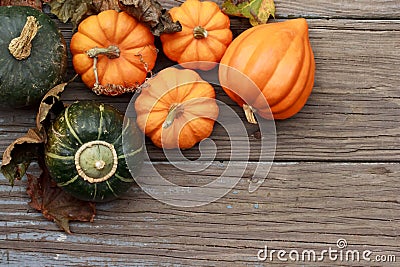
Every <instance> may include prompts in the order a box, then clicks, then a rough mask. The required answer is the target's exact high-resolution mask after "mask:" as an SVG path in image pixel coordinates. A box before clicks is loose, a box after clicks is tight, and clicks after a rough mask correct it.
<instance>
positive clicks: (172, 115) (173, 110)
mask: <svg viewBox="0 0 400 267" xmlns="http://www.w3.org/2000/svg"><path fill="white" fill-rule="evenodd" d="M182 112H183V110H182V104H177V103H175V104H172V105H171V107H170V108H169V111H168V115H167V117H166V118H165V121H164V123H163V125H162V127H163V128H164V129H166V128H168V127H169V126H171V125H172V123H173V122H174V120H175V119H176V118H177V117H178V116H180V115H181V114H182Z"/></svg>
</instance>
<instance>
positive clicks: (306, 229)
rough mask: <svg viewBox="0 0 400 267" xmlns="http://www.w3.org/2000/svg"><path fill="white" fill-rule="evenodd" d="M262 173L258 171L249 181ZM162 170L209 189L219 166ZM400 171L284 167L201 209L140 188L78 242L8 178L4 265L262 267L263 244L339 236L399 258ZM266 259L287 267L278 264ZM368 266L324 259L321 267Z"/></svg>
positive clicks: (353, 245) (0, 229)
mask: <svg viewBox="0 0 400 267" xmlns="http://www.w3.org/2000/svg"><path fill="white" fill-rule="evenodd" d="M242 165H243V164H240V163H238V164H237V167H238V168H241V167H243V166H242ZM255 166H256V165H255V164H250V166H249V167H248V169H247V171H246V173H245V175H244V177H249V176H250V175H251V173H252V172H253V171H254V168H255ZM156 167H157V168H158V169H159V170H160V171H161V172H162V173H164V174H169V176H168V177H174V178H173V181H174V182H175V183H177V184H180V185H196V184H197V185H198V184H203V183H207V182H209V181H210V180H213V179H215V175H216V174H218V173H219V172H220V169H221V165H220V164H214V165H212V166H211V167H210V168H209V169H207V170H205V171H204V172H201V173H196V174H191V175H185V174H182V173H181V172H179V171H178V170H176V169H174V168H172V167H171V165H169V164H166V163H158V164H156ZM33 171H35V170H33ZM399 172H400V165H399V164H398V163H393V164H388V163H365V164H360V163H354V164H346V163H320V164H319V163H318V164H316V163H291V164H289V163H276V164H274V165H273V167H272V169H271V172H270V174H269V176H268V179H267V180H266V182H265V183H264V184H263V185H262V187H261V188H259V189H258V190H257V191H256V192H254V193H249V192H248V191H247V187H248V180H247V179H246V178H243V179H241V180H240V181H239V183H238V184H237V185H236V186H235V188H233V189H232V190H231V191H230V192H229V193H228V194H227V195H226V196H224V197H223V198H221V199H219V200H218V201H216V202H214V203H211V204H208V205H205V206H201V207H196V208H181V207H173V206H168V205H165V204H162V203H161V202H159V201H157V200H155V199H152V198H151V197H149V196H148V195H146V194H145V193H144V192H143V191H142V190H141V189H140V188H139V187H134V188H132V190H130V191H129V192H128V194H127V195H125V196H124V197H123V199H121V200H117V201H113V202H110V203H106V204H99V205H98V215H97V216H96V218H95V221H94V223H73V224H72V230H73V232H74V234H73V235H65V234H63V233H62V232H60V231H59V230H58V229H57V227H56V226H55V225H54V224H53V223H51V222H48V221H47V220H46V219H44V218H42V217H41V215H40V214H38V213H36V212H35V211H33V210H32V209H30V208H29V207H28V205H27V201H28V199H27V196H26V195H25V192H24V190H25V186H26V185H25V183H26V181H25V180H23V181H22V182H20V183H19V184H18V185H17V186H16V187H14V189H12V190H11V189H10V187H9V186H7V185H6V182H5V181H4V179H1V180H0V181H1V186H0V199H1V204H0V205H1V209H0V214H1V216H0V218H1V219H0V248H1V253H2V255H1V256H2V257H1V260H2V263H3V264H7V263H10V264H12V265H15V266H17V265H18V266H21V265H24V264H26V261H27V260H28V259H30V258H32V257H33V256H34V255H36V260H35V262H37V263H38V265H42V266H43V265H51V266H61V265H65V264H66V262H67V261H68V262H70V263H71V264H72V263H74V264H78V265H85V266H92V265H102V266H103V265H108V266H127V265H141V266H142V265H143V266H155V265H157V266H170V265H172V264H182V265H183V266H227V265H229V266H258V264H260V265H261V264H262V262H259V261H258V260H257V252H258V250H259V249H262V248H264V246H265V245H267V246H268V247H269V248H270V249H285V250H287V251H289V250H291V249H295V250H299V251H302V250H305V249H309V250H315V251H316V252H317V254H318V253H319V254H320V252H321V251H322V250H323V249H328V248H329V247H332V249H337V247H336V241H337V240H338V239H339V238H344V239H346V240H347V242H348V247H347V249H349V250H360V251H364V250H371V251H373V254H372V255H373V256H376V255H395V256H396V257H397V260H399V257H400V253H399V252H400V247H399V244H400V242H399V238H400V234H399V232H398V229H399V227H400V217H399V214H400V212H399V211H400V198H399V194H398V192H399V189H400V187H399V184H398V174H399ZM234 178H236V177H231V179H234ZM21 255H24V256H23V257H21ZM67 258H68V260H67ZM103 260H104V263H102V261H103ZM267 262H268V263H272V264H276V265H281V264H282V262H279V261H278V260H277V259H276V258H275V260H274V261H273V262H270V261H267ZM267 262H265V263H267ZM303 263H304V264H305V265H306V266H309V265H311V263H308V262H303ZM299 264H302V263H299V262H293V261H292V262H290V261H289V262H287V263H285V265H290V266H298V265H299ZM368 264H369V263H367V262H365V261H362V260H361V261H360V262H345V261H330V260H329V258H326V259H325V261H324V262H320V263H319V264H317V265H318V266H355V265H360V266H366V265H368ZM378 266H381V265H380V264H378ZM385 266H386V265H385ZM388 266H395V264H389V265H388Z"/></svg>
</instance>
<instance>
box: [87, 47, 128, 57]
mask: <svg viewBox="0 0 400 267" xmlns="http://www.w3.org/2000/svg"><path fill="white" fill-rule="evenodd" d="M120 54H121V51H120V50H119V48H118V46H116V45H110V46H109V47H94V48H92V49H89V50H88V51H86V55H88V57H91V58H94V57H98V56H99V55H105V56H107V57H108V58H109V59H113V58H118V57H119V55H120Z"/></svg>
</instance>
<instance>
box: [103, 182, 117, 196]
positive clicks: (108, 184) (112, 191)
mask: <svg viewBox="0 0 400 267" xmlns="http://www.w3.org/2000/svg"><path fill="white" fill-rule="evenodd" d="M106 184H107V187H108V189H110V191H111V193H112V194H113V195H114V197H116V198H118V195H117V194H116V193H115V192H114V189H113V188H112V187H111V185H110V183H109V181H108V180H107V181H106Z"/></svg>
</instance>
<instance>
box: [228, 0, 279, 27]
mask: <svg viewBox="0 0 400 267" xmlns="http://www.w3.org/2000/svg"><path fill="white" fill-rule="evenodd" d="M222 11H223V12H224V13H225V14H227V15H231V16H238V17H244V18H248V19H249V20H250V24H251V25H252V26H256V25H259V24H265V23H267V21H268V19H269V17H270V16H272V17H274V16H275V3H274V1H273V0H226V1H225V2H224V3H223V4H222Z"/></svg>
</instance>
